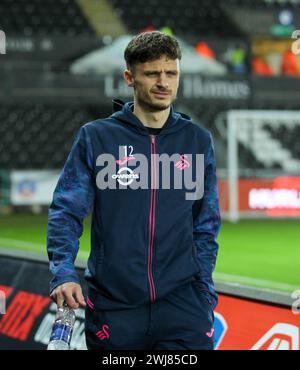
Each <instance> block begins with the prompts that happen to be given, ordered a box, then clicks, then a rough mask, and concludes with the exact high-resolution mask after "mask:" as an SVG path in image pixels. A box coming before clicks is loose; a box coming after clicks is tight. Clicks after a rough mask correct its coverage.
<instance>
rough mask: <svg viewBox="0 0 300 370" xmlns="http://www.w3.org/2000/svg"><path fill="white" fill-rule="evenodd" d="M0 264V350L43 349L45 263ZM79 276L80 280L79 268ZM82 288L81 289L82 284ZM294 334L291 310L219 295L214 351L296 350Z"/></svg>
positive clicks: (48, 323)
mask: <svg viewBox="0 0 300 370" xmlns="http://www.w3.org/2000/svg"><path fill="white" fill-rule="evenodd" d="M0 265H1V266H2V269H0V291H1V292H2V293H4V295H5V296H6V312H5V313H4V314H1V313H0V349H46V348H47V344H48V341H49V338H50V332H51V328H52V325H53V322H54V318H55V313H56V305H55V304H54V303H52V302H51V300H50V298H49V296H48V283H49V278H50V276H49V271H48V266H47V264H45V263H41V262H33V261H32V262H31V261H30V262H29V261H22V260H20V259H12V258H6V257H3V256H2V257H1V256H0ZM17 273H18V274H19V275H18V276H19V278H18V279H16V278H15V277H16V275H17ZM78 273H79V275H80V276H81V278H82V274H83V270H82V269H78ZM82 286H83V290H84V291H86V283H85V281H84V280H82ZM219 293H220V292H219ZM299 305H300V300H299V304H298V305H297V307H299ZM84 320H85V312H84V310H82V309H79V310H76V322H75V326H74V332H73V337H72V342H71V349H86V344H85V333H84ZM299 333H300V315H296V314H294V313H293V312H292V309H291V308H290V307H283V306H281V307H279V306H275V305H272V304H268V303H262V302H255V301H252V300H250V299H247V298H236V297H232V296H228V295H224V294H222V293H220V294H219V304H218V306H217V308H216V310H215V324H214V340H215V348H216V349H221V350H223V349H226V350H227V349H238V350H244V349H245V350H250V349H263V350H266V349H277V350H279V349H297V350H299V349H300V347H299Z"/></svg>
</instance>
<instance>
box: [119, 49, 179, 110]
mask: <svg viewBox="0 0 300 370" xmlns="http://www.w3.org/2000/svg"><path fill="white" fill-rule="evenodd" d="M124 77H125V80H126V82H127V84H128V85H129V86H133V87H134V96H135V100H136V102H137V104H139V105H140V106H142V107H143V108H144V109H146V110H147V111H152V112H156V111H162V110H165V109H167V108H169V107H170V105H171V104H172V103H173V101H174V100H175V99H176V95H177V89H178V85H179V60H178V59H175V60H172V59H168V58H167V57H166V56H162V57H161V58H160V59H157V60H154V61H151V62H145V63H137V64H135V66H134V69H133V71H131V72H130V71H126V72H125V74H124Z"/></svg>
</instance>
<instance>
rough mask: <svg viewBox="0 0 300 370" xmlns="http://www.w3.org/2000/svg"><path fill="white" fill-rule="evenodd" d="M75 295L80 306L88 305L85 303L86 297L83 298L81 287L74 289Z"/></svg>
mask: <svg viewBox="0 0 300 370" xmlns="http://www.w3.org/2000/svg"><path fill="white" fill-rule="evenodd" d="M74 293H75V300H76V301H77V302H78V303H79V304H80V306H83V307H85V306H86V303H85V300H84V297H83V294H82V290H81V287H80V286H77V287H76V288H75V289H74Z"/></svg>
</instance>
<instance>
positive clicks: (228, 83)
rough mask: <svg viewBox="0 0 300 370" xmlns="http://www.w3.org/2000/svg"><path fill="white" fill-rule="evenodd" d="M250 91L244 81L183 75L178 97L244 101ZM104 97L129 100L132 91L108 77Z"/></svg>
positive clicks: (117, 77) (121, 80)
mask: <svg viewBox="0 0 300 370" xmlns="http://www.w3.org/2000/svg"><path fill="white" fill-rule="evenodd" d="M250 94H251V89H250V86H249V84H248V82H247V81H246V80H233V79H232V80H231V79H226V78H222V79H221V78H216V77H214V78H212V77H211V78H208V77H202V76H198V75H196V76H195V75H183V76H182V77H181V86H180V87H179V90H178V96H179V97H180V98H185V99H199V98H203V99H234V100H245V99H248V98H249V97H250ZM104 95H105V96H106V97H107V98H110V99H112V98H114V97H116V96H119V97H122V98H131V97H132V90H131V89H130V88H129V87H128V86H127V85H126V83H125V81H124V80H123V79H121V78H120V77H119V76H113V75H108V76H106V77H105V79H104Z"/></svg>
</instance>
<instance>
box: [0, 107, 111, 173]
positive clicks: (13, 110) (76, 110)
mask: <svg viewBox="0 0 300 370" xmlns="http://www.w3.org/2000/svg"><path fill="white" fill-rule="evenodd" d="M95 109H98V112H95ZM99 110H100V107H97V108H95V107H91V106H84V107H83V106H79V107H78V106H76V107H75V106H66V105H58V104H55V105H54V104H52V105H51V104H37V103H33V102H28V103H23V104H21V103H19V104H16V103H11V104H7V105H2V106H1V107H0V121H1V125H0V137H1V140H0V152H1V156H0V168H2V169H32V168H35V169H43V168H54V169H56V168H62V166H63V164H64V162H65V160H66V157H67V154H68V152H69V151H70V148H71V145H72V142H73V140H74V138H75V134H76V133H77V131H78V130H79V128H80V127H81V126H82V124H83V123H86V122H88V121H91V120H92V119H95V118H97V117H99ZM103 111H104V109H103V108H102V109H101V112H103Z"/></svg>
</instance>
